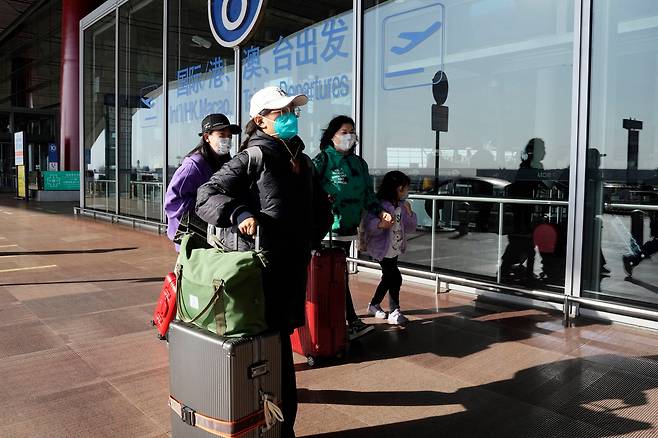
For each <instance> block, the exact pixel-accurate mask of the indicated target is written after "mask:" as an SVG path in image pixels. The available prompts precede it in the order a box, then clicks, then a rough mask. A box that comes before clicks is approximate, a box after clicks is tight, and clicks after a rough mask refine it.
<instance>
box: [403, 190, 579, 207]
mask: <svg viewBox="0 0 658 438" xmlns="http://www.w3.org/2000/svg"><path fill="white" fill-rule="evenodd" d="M409 199H426V200H430V201H431V200H436V201H457V202H485V203H490V204H523V205H559V206H565V207H566V206H568V205H569V201H556V200H550V199H516V198H485V197H481V196H480V197H478V196H452V195H421V194H416V193H413V194H411V193H410V194H409Z"/></svg>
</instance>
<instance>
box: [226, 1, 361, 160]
mask: <svg viewBox="0 0 658 438" xmlns="http://www.w3.org/2000/svg"><path fill="white" fill-rule="evenodd" d="M234 3H239V2H234ZM265 16H266V17H267V19H266V20H263V22H262V24H261V26H260V30H258V31H257V32H256V34H255V36H254V37H253V38H252V39H251V40H250V41H248V42H246V43H245V44H244V46H243V48H242V49H243V50H242V54H241V56H242V72H241V74H242V109H241V110H242V120H243V121H244V122H245V123H246V121H248V120H249V101H250V99H251V96H252V95H253V94H254V93H255V92H256V91H258V90H260V89H261V88H263V87H265V86H270V85H274V86H278V87H281V88H282V89H284V90H285V91H286V92H287V93H288V94H299V93H303V94H306V95H307V96H308V97H309V103H308V104H307V105H306V106H305V107H304V108H302V114H301V118H300V119H299V136H300V137H301V138H302V140H304V143H305V144H306V150H305V152H306V154H308V155H309V156H310V157H311V158H313V157H314V156H315V155H316V154H317V153H318V152H319V149H320V147H319V145H318V142H319V140H320V137H321V135H322V129H323V128H325V127H326V126H327V124H328V123H329V121H330V120H331V119H332V118H333V117H334V116H336V115H340V114H346V115H350V114H351V113H352V96H353V91H354V84H353V80H352V38H353V34H354V33H353V29H352V1H351V0H340V1H333V2H289V1H283V0H271V1H268V2H267V9H266V11H265Z"/></svg>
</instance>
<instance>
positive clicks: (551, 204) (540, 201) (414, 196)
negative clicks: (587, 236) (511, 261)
mask: <svg viewBox="0 0 658 438" xmlns="http://www.w3.org/2000/svg"><path fill="white" fill-rule="evenodd" d="M409 199H420V200H426V201H432V214H431V220H432V236H434V235H435V233H436V203H437V201H449V202H469V203H470V202H479V203H489V204H499V206H498V258H497V260H498V272H497V281H498V283H500V279H501V272H500V261H501V257H502V251H503V241H502V239H503V220H504V217H505V210H504V209H505V205H506V204H516V205H519V204H520V205H532V206H536V205H546V206H549V207H555V206H559V207H567V206H568V205H569V202H568V201H557V200H550V199H514V198H490V197H477V196H452V195H419V194H410V195H409ZM435 255H436V243H435V239H434V237H432V240H431V243H430V271H431V272H434V267H435V266H434V258H435Z"/></svg>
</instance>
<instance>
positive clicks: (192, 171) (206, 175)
mask: <svg viewBox="0 0 658 438" xmlns="http://www.w3.org/2000/svg"><path fill="white" fill-rule="evenodd" d="M212 174H213V171H212V169H211V168H210V166H209V165H208V163H206V160H205V159H204V158H203V157H202V156H201V154H194V155H192V156H190V157H185V159H184V160H183V163H182V164H181V165H180V167H179V168H178V169H176V172H174V176H173V177H172V178H171V182H170V183H169V186H168V187H167V193H166V195H165V204H164V211H165V214H166V215H167V218H168V219H169V222H168V224H167V237H169V239H171V240H173V239H174V236H175V235H176V230H177V229H178V225H180V220H181V218H182V217H183V214H184V213H185V212H187V211H190V210H191V211H194V206H195V204H196V191H197V189H198V188H199V187H200V186H201V185H202V184H203V183H205V182H207V181H208V180H209V179H210V177H211V176H212ZM176 249H178V248H176Z"/></svg>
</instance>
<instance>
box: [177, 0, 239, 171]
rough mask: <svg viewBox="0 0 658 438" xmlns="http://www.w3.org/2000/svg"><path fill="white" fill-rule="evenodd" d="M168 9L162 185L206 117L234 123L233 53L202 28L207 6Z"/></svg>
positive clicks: (190, 3) (202, 2)
mask: <svg viewBox="0 0 658 438" xmlns="http://www.w3.org/2000/svg"><path fill="white" fill-rule="evenodd" d="M168 4H169V13H168V30H167V50H168V57H169V59H168V60H167V82H168V91H167V93H168V100H169V108H168V109H167V111H168V117H169V118H168V148H167V152H168V157H167V162H168V169H167V181H169V180H170V179H171V177H172V176H173V174H174V172H175V171H176V168H178V166H180V163H181V162H182V161H183V158H184V157H185V156H186V155H187V154H188V153H189V152H190V151H191V150H192V149H194V147H196V146H197V144H198V142H199V136H198V133H199V132H200V128H201V120H203V118H204V117H205V116H206V115H208V114H211V113H222V114H224V115H225V116H227V117H228V118H229V120H230V121H231V122H232V123H235V121H236V119H235V114H236V112H235V71H234V70H235V67H234V52H233V49H229V48H225V47H222V46H220V45H219V44H218V43H217V41H215V38H214V37H213V35H212V33H211V31H210V26H209V25H208V24H207V22H208V19H207V15H208V1H207V0H186V1H185V2H182V1H177V2H173V1H172V2H168ZM204 20H205V21H204ZM200 22H201V23H205V25H204V26H200V25H199V23H200Z"/></svg>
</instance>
